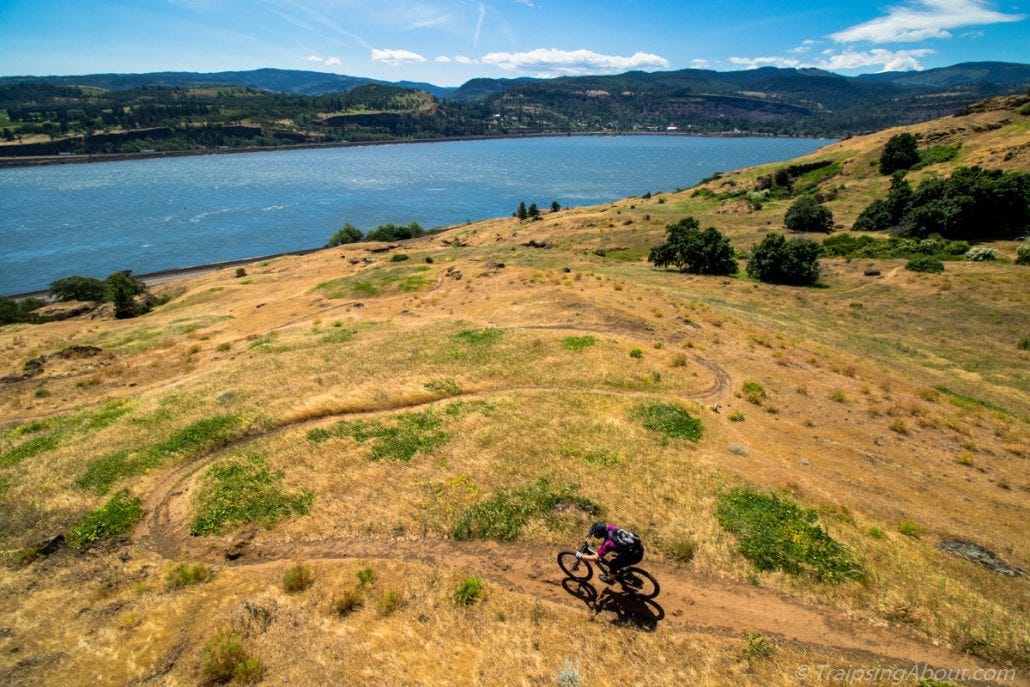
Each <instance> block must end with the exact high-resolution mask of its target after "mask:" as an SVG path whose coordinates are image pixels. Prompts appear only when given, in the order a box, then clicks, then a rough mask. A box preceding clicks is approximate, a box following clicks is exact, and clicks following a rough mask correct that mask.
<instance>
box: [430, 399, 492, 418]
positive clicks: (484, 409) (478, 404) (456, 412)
mask: <svg viewBox="0 0 1030 687" xmlns="http://www.w3.org/2000/svg"><path fill="white" fill-rule="evenodd" d="M495 408H496V406H494V405H493V404H492V403H487V402H486V401H478V400H477V401H454V402H453V403H448V404H447V405H446V406H444V409H443V412H444V415H447V416H448V417H460V416H462V415H468V414H469V413H479V414H480V415H487V416H489V415H490V413H492V412H493V411H494V410H495Z"/></svg>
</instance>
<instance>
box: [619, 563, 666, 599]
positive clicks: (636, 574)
mask: <svg viewBox="0 0 1030 687" xmlns="http://www.w3.org/2000/svg"><path fill="white" fill-rule="evenodd" d="M619 582H620V584H621V585H622V588H623V589H625V590H626V591H628V592H632V593H633V594H636V595H637V596H641V597H643V598H645V599H653V598H655V597H656V596H658V592H660V591H661V587H659V586H658V580H656V579H655V578H654V576H653V575H652V574H651V573H649V572H647V571H646V570H644V569H642V568H626V569H624V570H623V571H622V574H621V575H620V576H619Z"/></svg>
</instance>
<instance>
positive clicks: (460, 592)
mask: <svg viewBox="0 0 1030 687" xmlns="http://www.w3.org/2000/svg"><path fill="white" fill-rule="evenodd" d="M485 595H486V583H485V582H484V581H483V578H481V577H476V576H475V575H470V576H469V577H466V578H465V579H464V580H462V581H461V582H459V583H458V586H457V587H456V588H455V590H454V603H456V604H457V605H459V606H471V605H473V604H475V603H477V602H479V601H482V600H483V597H484V596H485Z"/></svg>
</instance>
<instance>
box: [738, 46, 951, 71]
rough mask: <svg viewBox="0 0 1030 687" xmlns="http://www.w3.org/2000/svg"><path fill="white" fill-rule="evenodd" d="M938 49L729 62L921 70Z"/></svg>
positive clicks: (828, 53)
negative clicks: (922, 61)
mask: <svg viewBox="0 0 1030 687" xmlns="http://www.w3.org/2000/svg"><path fill="white" fill-rule="evenodd" d="M935 52H936V51H934V50H930V49H928V48H920V49H919V50H884V49H883V48H874V49H872V50H865V51H859V50H854V49H852V48H848V49H846V50H845V51H844V52H839V53H837V52H834V51H833V50H824V51H823V52H822V54H823V57H821V58H819V59H816V60H810V61H806V62H802V61H801V60H798V59H795V58H793V57H731V58H730V62H732V63H733V64H735V65H738V66H741V67H745V68H747V69H757V68H758V67H785V68H786V67H794V68H802V67H816V68H818V69H826V70H828V71H846V70H849V69H861V68H863V67H880V69H879V71H881V72H899V71H911V70H920V69H922V68H923V65H922V64H920V62H919V58H920V57H925V56H926V55H932V54H934V53H935Z"/></svg>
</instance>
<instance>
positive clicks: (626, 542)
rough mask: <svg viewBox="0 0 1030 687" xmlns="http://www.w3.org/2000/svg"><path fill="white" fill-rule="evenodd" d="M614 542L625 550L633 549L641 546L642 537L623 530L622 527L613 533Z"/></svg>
mask: <svg viewBox="0 0 1030 687" xmlns="http://www.w3.org/2000/svg"><path fill="white" fill-rule="evenodd" d="M612 541H613V542H615V544H616V545H618V546H620V547H622V548H624V549H632V548H634V547H637V546H640V537H638V536H637V535H636V534H635V533H633V532H630V531H629V530H624V529H622V528H621V527H620V528H619V529H617V530H615V532H614V533H612Z"/></svg>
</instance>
